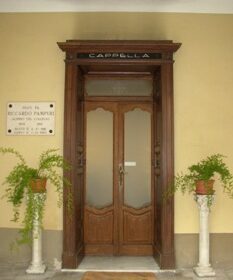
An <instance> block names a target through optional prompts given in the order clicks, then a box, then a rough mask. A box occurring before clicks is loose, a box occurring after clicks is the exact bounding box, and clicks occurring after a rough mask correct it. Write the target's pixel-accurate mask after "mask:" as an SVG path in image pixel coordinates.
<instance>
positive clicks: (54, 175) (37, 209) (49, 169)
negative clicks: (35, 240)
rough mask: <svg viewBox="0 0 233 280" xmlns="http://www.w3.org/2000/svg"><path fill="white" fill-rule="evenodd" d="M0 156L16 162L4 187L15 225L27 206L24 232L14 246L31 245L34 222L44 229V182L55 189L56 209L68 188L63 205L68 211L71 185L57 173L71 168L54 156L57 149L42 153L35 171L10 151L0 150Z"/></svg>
mask: <svg viewBox="0 0 233 280" xmlns="http://www.w3.org/2000/svg"><path fill="white" fill-rule="evenodd" d="M0 154H3V155H5V154H12V155H14V156H15V157H16V159H17V160H18V163H17V164H16V165H15V166H14V167H13V169H12V170H11V171H10V173H9V174H8V175H7V176H6V178H5V181H4V183H3V185H7V189H6V192H5V195H4V197H7V200H8V202H10V203H12V205H13V213H14V216H13V221H14V222H18V221H19V217H20V211H19V208H20V206H21V205H22V204H23V203H24V202H25V203H26V210H25V214H24V218H23V228H22V229H20V231H19V233H20V238H19V239H17V240H16V244H18V245H20V244H24V243H30V242H31V240H32V237H31V233H32V229H33V222H34V221H35V219H37V221H38V224H39V228H42V225H43V215H44V209H45V201H46V197H47V192H46V183H47V181H50V183H51V184H52V185H54V186H55V190H56V192H57V193H58V206H59V207H60V206H61V204H62V197H63V188H64V187H65V188H68V195H67V203H66V205H67V207H68V208H69V210H70V208H71V205H72V194H71V191H70V182H69V181H68V180H67V179H66V178H65V177H64V176H63V175H60V173H59V169H60V171H62V170H68V169H70V165H69V164H68V163H67V162H66V161H65V160H64V158H63V157H62V156H61V155H59V154H58V153H57V150H56V149H49V150H46V151H45V152H43V153H42V154H41V155H40V157H39V163H38V167H37V168H34V167H30V166H28V165H27V163H26V161H25V159H24V157H23V156H22V155H21V154H20V153H19V152H18V151H16V150H15V149H13V148H3V147H0ZM35 194H38V195H35Z"/></svg>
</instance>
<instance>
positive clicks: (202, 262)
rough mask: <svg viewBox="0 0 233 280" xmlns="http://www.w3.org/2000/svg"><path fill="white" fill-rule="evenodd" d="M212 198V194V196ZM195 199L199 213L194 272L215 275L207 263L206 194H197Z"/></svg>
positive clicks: (207, 213)
mask: <svg viewBox="0 0 233 280" xmlns="http://www.w3.org/2000/svg"><path fill="white" fill-rule="evenodd" d="M211 199H213V196H212V198H211ZM196 201H197V204H198V208H199V214H200V229H199V231H200V232H199V263H198V265H197V267H194V269H193V270H194V272H195V273H196V274H197V276H199V277H206V276H215V271H214V270H213V268H212V267H211V265H210V263H209V206H208V195H197V196H196Z"/></svg>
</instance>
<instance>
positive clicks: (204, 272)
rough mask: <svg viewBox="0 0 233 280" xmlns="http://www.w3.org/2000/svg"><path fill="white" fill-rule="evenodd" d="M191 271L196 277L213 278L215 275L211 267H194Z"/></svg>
mask: <svg viewBox="0 0 233 280" xmlns="http://www.w3.org/2000/svg"><path fill="white" fill-rule="evenodd" d="M193 271H194V272H195V273H196V274H197V276H198V277H206V276H207V277H208V276H215V275H216V273H215V271H214V270H213V268H212V267H211V266H198V267H194V268H193Z"/></svg>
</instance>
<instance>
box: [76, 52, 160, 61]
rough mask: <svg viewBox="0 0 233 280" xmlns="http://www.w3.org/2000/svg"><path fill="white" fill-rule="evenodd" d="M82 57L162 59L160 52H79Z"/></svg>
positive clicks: (78, 56)
mask: <svg viewBox="0 0 233 280" xmlns="http://www.w3.org/2000/svg"><path fill="white" fill-rule="evenodd" d="M77 58H80V59H122V60H123V59H161V54H160V53H125V52H121V53H115V52H114V53H78V54H77Z"/></svg>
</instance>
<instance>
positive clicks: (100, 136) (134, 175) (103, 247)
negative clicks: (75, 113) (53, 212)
mask: <svg viewBox="0 0 233 280" xmlns="http://www.w3.org/2000/svg"><path fill="white" fill-rule="evenodd" d="M84 107H85V129H84V131H85V133H84V134H85V142H86V147H85V157H86V167H85V192H84V193H85V195H84V200H85V207H84V245H85V254H87V255H88V254H89V255H110V254H111V255H152V240H153V231H154V207H153V205H154V191H153V190H154V187H153V180H152V178H153V174H152V173H153V169H152V164H151V162H152V160H153V159H152V152H151V150H152V149H151V147H152V146H153V129H152V119H153V116H152V112H153V110H152V104H151V103H150V102H140V103H139V102H127V103H126V102H121V101H117V102H116V101H114V102H86V103H85V106H84Z"/></svg>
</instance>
